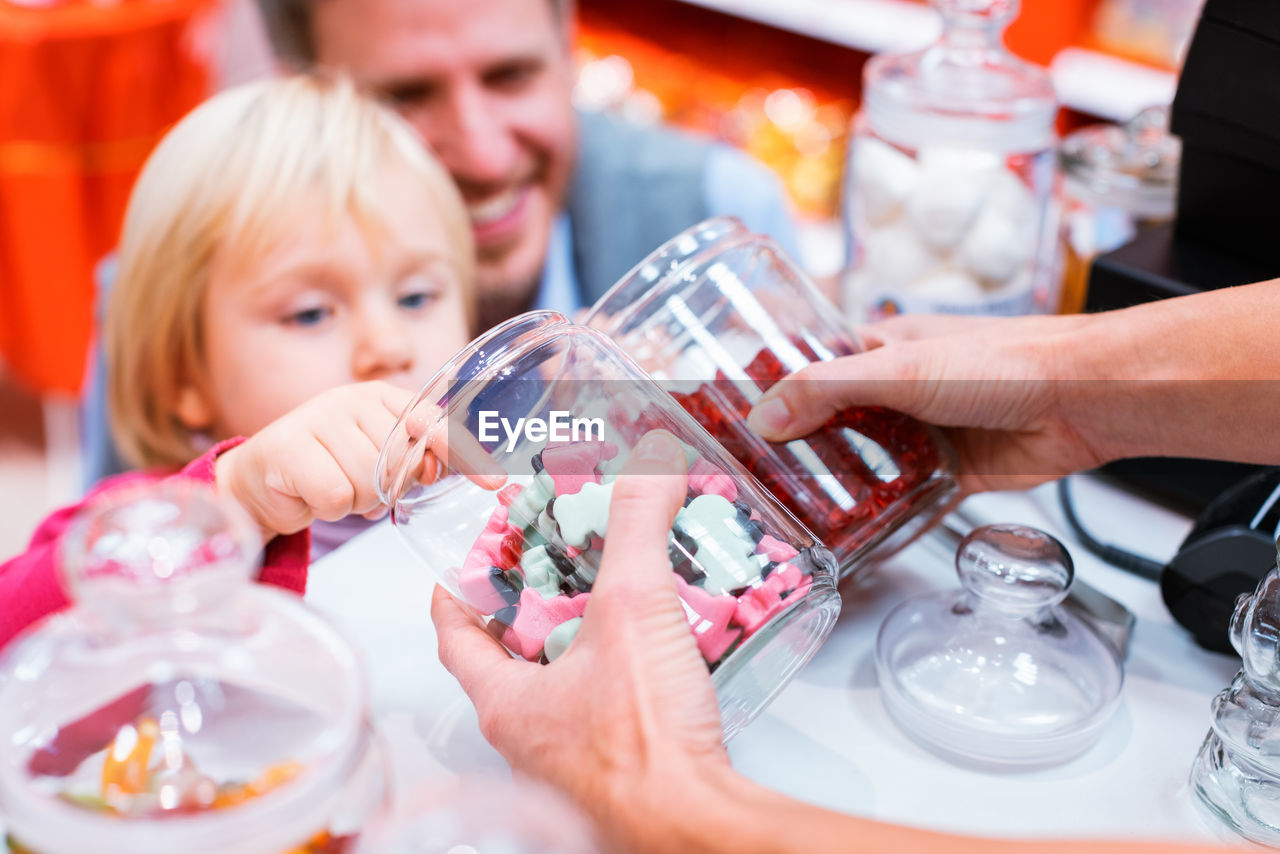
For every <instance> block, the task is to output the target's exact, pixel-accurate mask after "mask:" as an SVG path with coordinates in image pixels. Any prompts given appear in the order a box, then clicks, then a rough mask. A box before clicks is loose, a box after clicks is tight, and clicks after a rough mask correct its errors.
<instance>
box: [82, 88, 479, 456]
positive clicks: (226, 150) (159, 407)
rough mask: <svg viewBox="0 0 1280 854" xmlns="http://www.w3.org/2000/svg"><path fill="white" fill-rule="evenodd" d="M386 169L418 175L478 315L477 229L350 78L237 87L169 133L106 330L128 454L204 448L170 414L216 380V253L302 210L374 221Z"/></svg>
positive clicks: (248, 251) (439, 172)
mask: <svg viewBox="0 0 1280 854" xmlns="http://www.w3.org/2000/svg"><path fill="white" fill-rule="evenodd" d="M389 165H397V166H406V167H409V168H410V169H411V170H412V171H414V172H416V173H417V174H419V175H420V176H421V177H422V179H423V181H424V182H425V185H426V188H427V190H428V191H429V192H430V193H431V195H432V196H433V197H434V199H435V202H436V205H437V208H438V209H439V211H440V214H441V217H442V219H443V220H444V223H445V227H446V229H447V231H448V238H449V242H450V244H451V245H452V246H453V248H454V262H455V264H456V266H457V270H458V274H459V279H460V280H461V281H462V282H463V283H464V287H465V288H466V289H467V292H466V293H465V294H464V297H465V299H464V302H465V304H466V305H467V306H468V311H469V312H470V311H471V306H472V302H473V300H472V296H471V291H470V288H471V279H472V268H473V265H474V258H473V248H472V238H471V229H470V225H469V223H468V220H467V214H466V209H465V208H464V206H463V203H462V199H461V197H460V196H459V194H458V191H457V189H456V188H455V187H454V184H453V181H452V180H451V179H450V177H449V175H448V173H447V172H446V171H445V170H444V168H443V167H441V166H440V164H439V163H437V162H436V160H435V158H434V157H432V156H431V155H430V154H429V153H428V152H427V151H426V149H425V148H424V146H423V145H422V143H421V142H420V140H419V139H418V137H417V136H416V135H415V134H414V132H413V130H412V129H411V128H410V127H409V126H408V125H407V124H405V123H404V121H403V120H402V119H400V118H399V117H398V116H396V115H395V113H393V112H392V111H391V110H389V109H388V108H386V107H383V106H381V105H380V104H377V103H376V102H374V101H372V100H370V99H369V98H367V97H365V96H363V95H360V94H359V93H357V92H356V91H355V89H354V87H353V85H352V84H351V83H350V82H349V81H347V80H345V79H342V78H321V77H317V76H311V75H304V76H297V77H290V78H286V79H282V80H267V81H262V82H258V83H252V84H249V85H246V86H241V87H238V88H235V89H231V90H228V91H226V92H223V93H221V94H219V95H216V96H215V97H213V98H211V99H210V100H209V101H207V102H205V103H204V104H202V105H201V106H200V107H197V108H196V109H195V110H193V111H192V112H191V113H190V114H188V115H187V116H186V117H185V118H184V119H182V121H180V122H179V123H178V124H177V125H176V126H175V127H174V128H173V129H172V130H171V131H170V132H169V133H168V134H167V135H166V136H165V138H164V139H163V140H162V141H161V142H160V144H159V146H157V148H156V150H155V152H154V153H152V155H151V157H150V158H149V159H148V160H147V163H146V166H145V167H144V168H143V170H142V174H141V175H140V176H139V178H138V181H137V184H136V185H135V186H134V188H133V194H132V196H131V197H130V199H129V209H128V212H127V213H126V215H125V223H124V234H123V237H122V239H121V244H120V256H119V257H120V264H119V273H118V277H117V280H116V282H115V285H114V287H113V289H112V293H111V300H110V303H109V308H108V313H107V319H106V324H105V329H104V334H103V337H104V356H105V358H106V368H107V385H108V387H107V391H108V407H109V412H110V421H111V428H112V432H113V434H114V437H115V440H116V444H117V446H118V447H119V449H120V451H121V453H122V454H123V455H124V457H125V459H126V460H128V461H129V462H131V463H133V464H134V465H141V466H155V465H159V466H169V467H173V466H180V465H183V464H185V463H187V462H189V461H190V460H192V459H194V458H195V457H196V456H197V455H198V454H199V453H200V449H199V448H198V447H197V445H196V437H195V436H193V435H192V433H191V431H190V430H189V429H187V427H186V426H184V425H183V424H182V422H181V421H180V420H179V419H178V417H177V415H176V414H175V408H176V403H177V396H178V393H179V390H180V389H181V388H182V387H183V386H184V385H186V384H194V385H197V386H198V387H204V388H207V387H208V378H207V375H206V368H205V364H204V360H203V358H202V350H203V347H202V340H201V320H202V316H203V306H204V303H205V294H206V291H207V290H208V284H209V274H210V269H211V267H212V266H213V262H214V258H215V256H216V255H222V253H226V254H225V255H222V257H223V258H233V259H235V260H236V263H237V264H249V263H252V262H253V261H254V260H256V259H259V258H261V257H262V256H263V255H264V254H265V253H267V252H268V251H269V250H270V249H271V248H272V247H273V246H274V245H276V244H277V243H278V242H279V241H280V240H281V239H282V238H283V237H284V236H285V235H286V233H287V232H288V231H289V230H290V229H291V228H292V227H294V225H295V224H296V223H297V221H298V218H299V217H314V216H320V217H327V218H328V221H329V222H332V223H334V224H337V223H338V222H340V221H341V218H342V217H343V216H347V215H354V216H356V217H357V218H358V219H359V221H360V224H361V226H362V227H364V226H366V225H377V224H378V223H379V220H378V214H377V209H378V206H377V199H375V198H373V197H372V196H371V192H372V189H371V188H372V187H373V185H374V182H373V179H374V176H375V174H377V171H378V170H380V169H382V168H385V167H386V166H389ZM470 320H471V318H470V316H468V323H470ZM263 370H271V368H270V366H269V365H264V366H263Z"/></svg>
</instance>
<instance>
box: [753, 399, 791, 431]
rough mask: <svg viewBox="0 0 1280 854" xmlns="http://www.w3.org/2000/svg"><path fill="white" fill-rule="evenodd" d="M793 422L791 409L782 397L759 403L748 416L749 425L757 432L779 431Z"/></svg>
mask: <svg viewBox="0 0 1280 854" xmlns="http://www.w3.org/2000/svg"><path fill="white" fill-rule="evenodd" d="M790 423H791V410H790V409H788V408H787V402H786V401H785V400H783V399H782V398H780V397H771V398H769V399H768V400H763V401H761V402H760V403H757V404H756V405H755V407H754V408H753V409H752V410H751V414H750V415H748V416H747V426H748V427H750V428H751V429H752V430H753V431H755V432H756V433H761V434H765V433H779V432H781V431H782V430H785V429H786V427H787V425H788V424H790Z"/></svg>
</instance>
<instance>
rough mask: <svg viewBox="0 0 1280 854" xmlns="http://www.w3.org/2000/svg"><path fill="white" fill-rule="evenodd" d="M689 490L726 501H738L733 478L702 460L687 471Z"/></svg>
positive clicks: (736, 487)
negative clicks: (717, 496) (716, 496)
mask: <svg viewBox="0 0 1280 854" xmlns="http://www.w3.org/2000/svg"><path fill="white" fill-rule="evenodd" d="M689 488H690V489H692V490H693V491H694V492H697V493H700V494H702V495H719V496H720V497H721V498H724V499H725V500H726V501H730V502H732V501H736V500H737V499H738V485H737V484H736V483H734V482H733V478H732V477H730V476H729V475H727V474H725V473H724V472H722V471H721V470H720V469H718V468H716V467H715V466H714V465H712V464H711V463H709V462H707V461H706V460H704V459H698V460H696V461H695V462H694V464H693V466H691V467H690V469H689Z"/></svg>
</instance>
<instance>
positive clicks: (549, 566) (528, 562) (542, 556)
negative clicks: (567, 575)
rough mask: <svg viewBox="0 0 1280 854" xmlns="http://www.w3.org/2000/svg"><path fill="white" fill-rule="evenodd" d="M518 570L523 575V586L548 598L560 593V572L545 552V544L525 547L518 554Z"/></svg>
mask: <svg viewBox="0 0 1280 854" xmlns="http://www.w3.org/2000/svg"><path fill="white" fill-rule="evenodd" d="M520 572H521V574H522V575H523V576H524V586H525V587H532V588H533V589H534V590H537V591H538V592H539V593H541V594H542V598H544V599H550V598H551V597H552V596H556V595H559V593H560V573H559V571H557V570H556V565H555V562H554V561H552V560H551V556H550V555H548V554H547V547H546V546H534V547H533V548H531V549H525V551H524V554H522V555H521V556H520Z"/></svg>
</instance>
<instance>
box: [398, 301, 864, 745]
mask: <svg viewBox="0 0 1280 854" xmlns="http://www.w3.org/2000/svg"><path fill="white" fill-rule="evenodd" d="M655 429H664V430H667V431H670V432H671V433H672V434H673V435H675V437H676V438H677V439H678V440H680V441H681V442H682V443H683V444H684V446H685V458H686V463H687V466H688V492H687V496H686V499H685V503H684V507H683V508H682V509H681V510H680V511H679V514H678V515H677V516H676V519H675V521H674V525H673V527H672V530H671V533H670V535H669V538H668V550H669V553H670V557H671V561H672V566H673V571H674V573H675V575H676V579H675V582H676V587H677V589H678V592H679V594H680V598H681V600H682V601H683V603H684V606H685V611H686V615H687V617H688V620H689V626H690V629H691V630H692V631H693V633H694V635H695V637H696V638H697V641H698V648H699V650H700V651H701V653H702V656H703V658H704V659H705V661H706V663H707V666H708V667H709V668H710V669H711V673H712V680H713V681H714V683H715V685H716V689H717V692H718V694H719V698H720V704H721V712H722V723H723V725H724V731H725V737H726V739H727V738H729V737H731V736H732V735H733V734H735V733H736V732H737V731H738V730H739V729H741V728H742V727H743V726H745V725H746V724H747V723H748V722H749V721H750V720H751V719H752V718H753V717H755V715H756V714H758V713H759V711H760V710H761V709H762V708H763V707H764V706H765V704H767V703H768V701H769V700H770V699H771V698H772V697H773V696H774V694H776V693H777V692H778V691H779V690H781V688H782V687H783V686H784V685H785V684H786V683H787V681H788V680H789V679H790V678H791V676H792V675H793V674H794V673H795V672H796V671H797V670H798V669H799V668H800V667H801V666H802V665H803V664H804V663H805V662H806V661H808V660H809V658H810V657H811V656H812V655H813V653H814V652H815V651H816V650H817V649H818V646H819V645H820V644H821V643H822V641H823V639H824V638H825V637H826V636H827V634H828V633H829V632H830V631H831V628H832V625H833V623H834V621H835V618H836V615H837V613H838V612H839V607H840V599H839V596H838V595H837V593H836V591H835V577H834V571H835V562H834V560H833V559H832V557H831V553H830V552H829V551H827V549H826V547H825V546H823V545H822V543H821V542H820V541H819V540H818V539H817V538H815V537H814V536H813V534H811V533H810V532H809V531H807V530H805V528H804V527H803V526H802V525H801V524H800V523H799V522H797V521H796V520H795V518H794V517H792V516H791V514H790V513H788V512H787V511H786V509H784V508H783V507H782V506H781V505H780V504H778V502H777V501H776V499H774V497H773V496H772V495H770V494H769V493H768V492H767V491H766V490H765V489H763V488H762V487H761V486H760V484H759V483H757V482H756V481H755V479H754V478H752V477H751V476H750V475H749V474H748V473H747V472H746V471H745V470H744V469H743V468H742V467H741V466H740V465H739V464H738V462H737V461H736V460H735V459H733V457H731V456H729V454H728V453H727V452H726V451H725V449H724V448H723V447H721V446H720V445H719V444H717V443H716V441H715V440H714V439H713V438H712V437H711V436H710V435H708V434H707V432H706V431H705V430H703V429H702V428H701V427H700V426H698V424H697V422H695V421H694V420H693V419H692V418H691V417H690V416H689V415H688V414H687V413H686V412H685V411H684V410H683V409H681V408H680V406H679V405H678V404H677V403H676V402H675V401H674V400H673V399H672V398H671V396H670V395H668V394H667V393H666V392H664V391H663V390H662V389H661V388H659V387H658V386H657V385H656V384H655V383H654V382H653V380H652V379H651V378H649V377H648V376H647V375H646V374H645V373H644V371H642V370H641V369H640V368H639V366H637V365H636V363H635V362H634V361H632V360H631V359H630V358H629V357H628V356H627V355H626V354H625V353H623V352H622V350H621V349H619V347H618V346H617V345H616V344H614V343H613V342H612V341H610V340H609V339H608V338H606V337H605V336H604V335H602V334H601V333H600V332H598V331H596V330H594V329H590V328H587V327H585V326H579V325H576V324H573V323H570V322H569V321H568V319H567V318H565V317H564V316H563V315H560V314H557V313H555V312H530V313H528V314H524V315H521V316H519V317H517V318H514V319H512V320H509V321H507V322H506V323H504V324H502V325H500V326H498V327H495V328H494V329H493V330H491V331H490V332H488V333H487V334H485V335H483V336H482V337H480V338H478V339H476V340H475V341H474V342H472V343H471V344H470V345H469V346H468V347H467V348H466V349H464V350H463V351H462V352H461V353H459V354H458V355H457V356H455V357H454V358H453V359H452V360H451V361H450V362H449V363H448V364H447V365H445V366H444V368H442V369H441V370H440V372H439V373H437V374H436V376H435V378H433V379H432V380H431V381H430V382H429V383H428V384H427V385H426V386H425V387H424V388H423V390H422V391H421V392H420V393H419V394H418V396H417V397H416V398H415V399H414V400H413V401H412V402H411V403H410V405H409V406H408V408H407V409H406V410H405V413H404V414H403V415H402V416H401V418H400V421H399V423H398V424H397V425H396V427H395V428H394V429H393V431H392V433H391V435H390V437H389V438H388V439H387V442H386V444H385V446H384V447H383V450H382V455H381V457H380V458H379V460H378V469H377V482H378V488H379V495H380V496H381V497H382V499H383V501H384V502H385V503H386V504H387V505H388V506H389V507H390V508H391V518H392V521H393V522H394V524H395V525H396V527H397V528H398V529H399V531H400V533H401V534H403V535H404V537H405V539H406V541H407V542H408V543H409V545H410V546H412V547H413V549H414V550H415V551H416V552H417V553H418V555H419V556H420V557H421V558H422V559H423V560H424V561H425V562H426V563H427V565H429V566H430V567H432V568H433V569H434V570H435V571H436V572H437V573H438V575H439V577H440V578H441V580H442V581H443V582H444V584H445V586H446V587H447V588H448V589H449V590H450V591H451V592H452V593H453V594H454V595H456V596H459V597H460V598H461V599H462V600H463V601H465V602H467V603H468V604H469V605H471V606H472V607H473V608H475V609H476V610H477V611H479V612H480V613H481V614H482V615H484V617H485V619H486V621H487V622H488V625H489V627H490V630H491V631H492V632H493V633H494V634H495V636H497V637H499V638H500V639H501V641H502V642H503V644H504V645H505V646H506V647H507V649H509V650H510V651H511V652H512V653H513V654H515V655H519V656H522V657H523V658H526V659H528V660H530V661H553V660H555V659H556V658H557V657H559V656H560V655H563V654H564V653H565V651H566V650H567V649H568V647H569V644H570V643H571V642H572V640H573V638H574V636H575V634H576V633H577V630H578V627H579V626H580V625H581V623H582V617H583V615H584V614H585V612H586V608H587V602H588V601H589V599H590V596H591V589H592V585H593V583H594V581H595V577H596V573H597V571H598V570H599V568H600V561H601V557H602V554H603V547H604V543H605V541H606V539H607V537H608V531H607V529H608V525H609V507H610V499H611V495H612V490H613V481H614V479H615V478H616V477H617V476H618V473H619V470H620V469H621V467H622V465H623V463H625V461H626V460H627V459H628V457H629V456H630V454H631V451H632V449H633V448H634V447H635V446H636V444H637V443H638V442H639V441H640V439H641V438H642V437H643V436H644V435H645V434H646V433H648V432H649V431H651V430H655ZM442 439H444V440H446V441H445V442H442V441H441V440H442ZM445 444H447V452H446V451H444V450H443V446H444V445H445ZM431 449H436V450H437V451H439V452H440V453H441V454H442V455H446V454H447V465H448V468H449V470H450V472H451V473H452V474H453V475H456V476H452V477H445V478H444V479H443V480H440V481H438V482H435V483H433V484H431V485H423V482H424V481H429V480H432V478H433V477H434V475H435V465H436V463H435V459H436V455H435V454H431V453H429V451H430V450H431ZM424 474H428V475H430V476H426V477H424ZM499 484H503V485H502V486H501V488H496V487H497V486H498V485H499Z"/></svg>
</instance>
